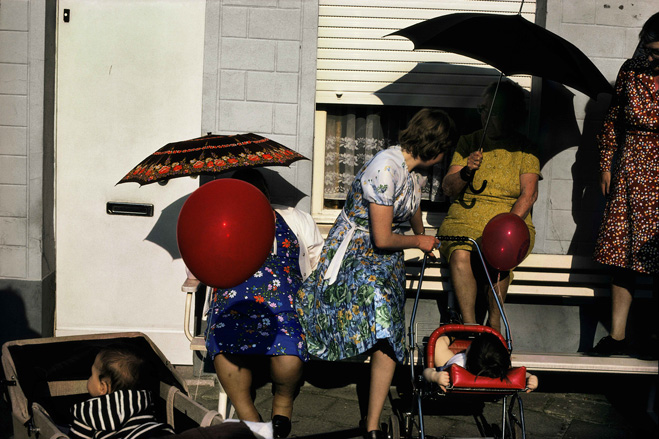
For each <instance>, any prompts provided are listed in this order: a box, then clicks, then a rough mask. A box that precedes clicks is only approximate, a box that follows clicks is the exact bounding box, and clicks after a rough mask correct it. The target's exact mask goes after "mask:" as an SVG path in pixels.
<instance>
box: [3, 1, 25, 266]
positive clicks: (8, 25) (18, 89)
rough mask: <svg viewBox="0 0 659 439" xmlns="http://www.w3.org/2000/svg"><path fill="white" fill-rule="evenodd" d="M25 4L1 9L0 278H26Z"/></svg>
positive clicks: (7, 3) (11, 3)
mask: <svg viewBox="0 0 659 439" xmlns="http://www.w3.org/2000/svg"><path fill="white" fill-rule="evenodd" d="M28 30H29V17H28V2H27V0H25V1H17V0H13V1H3V2H2V4H1V5H0V74H1V75H2V81H0V83H1V84H2V85H0V276H6V277H15V278H26V277H27V274H28V270H27V264H28V261H27V254H28V252H27V246H28V245H27V244H28V237H27V221H28V169H27V166H28V59H29V54H28Z"/></svg>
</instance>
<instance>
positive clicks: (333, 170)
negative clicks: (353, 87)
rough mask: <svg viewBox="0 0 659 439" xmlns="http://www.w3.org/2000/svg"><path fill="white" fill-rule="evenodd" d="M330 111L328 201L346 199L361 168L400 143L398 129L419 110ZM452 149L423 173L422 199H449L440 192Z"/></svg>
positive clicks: (349, 108) (337, 108)
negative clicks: (378, 153)
mask: <svg viewBox="0 0 659 439" xmlns="http://www.w3.org/2000/svg"><path fill="white" fill-rule="evenodd" d="M325 110H326V111H327V127H326V138H325V200H334V201H340V200H345V198H346V194H347V193H348V190H349V189H350V185H351V184H352V181H353V179H354V177H355V175H356V174H357V172H358V171H359V170H360V169H361V167H362V166H363V165H364V163H366V162H367V161H368V160H370V159H371V158H372V157H373V156H374V155H375V154H376V153H377V152H378V151H380V150H382V149H386V148H388V147H389V146H391V145H397V144H398V132H399V131H400V130H401V129H404V128H405V126H406V125H407V122H408V121H409V120H410V119H411V117H412V116H413V115H414V114H415V113H416V112H417V111H418V110H419V109H418V108H413V107H359V106H332V107H331V108H325ZM450 155H451V152H448V153H447V154H446V155H445V158H444V160H443V162H442V163H440V164H438V165H435V166H434V167H433V168H432V169H430V170H428V172H425V173H424V174H425V175H426V176H427V177H428V183H427V184H426V186H425V187H424V188H423V195H422V197H423V199H424V200H429V201H433V202H443V201H445V200H446V198H445V196H444V194H443V193H442V191H441V181H442V178H443V177H444V175H445V172H446V169H447V167H448V163H449V162H450Z"/></svg>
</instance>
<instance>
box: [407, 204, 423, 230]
mask: <svg viewBox="0 0 659 439" xmlns="http://www.w3.org/2000/svg"><path fill="white" fill-rule="evenodd" d="M410 225H411V226H412V231H413V232H414V234H415V235H423V234H424V233H425V232H426V228H425V227H424V226H423V218H422V217H421V208H420V207H419V208H418V209H417V210H416V212H414V215H413V216H412V218H411V219H410Z"/></svg>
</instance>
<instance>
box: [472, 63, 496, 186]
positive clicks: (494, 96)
mask: <svg viewBox="0 0 659 439" xmlns="http://www.w3.org/2000/svg"><path fill="white" fill-rule="evenodd" d="M502 79H503V72H499V79H498V80H497V86H496V88H495V89H494V95H492V102H490V109H489V110H488V111H487V118H486V119H485V126H484V127H483V135H482V136H481V142H480V144H479V145H478V150H479V151H480V152H483V143H485V135H486V133H487V127H488V125H489V124H490V117H491V116H492V109H493V108H494V101H495V100H496V98H497V92H498V91H499V84H501V80H502ZM475 174H476V172H474V173H473V174H472V175H471V179H470V180H469V189H471V191H472V192H473V193H474V194H480V193H481V192H483V191H484V190H485V186H487V180H483V185H482V186H481V187H480V189H476V188H475V187H474V175H475Z"/></svg>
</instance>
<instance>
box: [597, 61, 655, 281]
mask: <svg viewBox="0 0 659 439" xmlns="http://www.w3.org/2000/svg"><path fill="white" fill-rule="evenodd" d="M658 95H659V93H658V91H657V89H656V86H655V82H654V78H653V76H652V73H651V70H650V68H649V65H648V63H647V60H645V59H642V58H634V59H630V60H627V61H626V62H625V63H624V64H623V65H622V67H621V68H620V72H619V73H618V79H617V80H616V87H615V95H614V97H613V101H612V103H611V107H610V108H609V112H608V113H607V115H606V118H605V120H604V128H603V130H602V133H601V134H600V136H599V137H598V145H599V149H600V171H610V172H611V189H610V193H609V196H608V198H607V202H606V208H605V210H604V217H603V219H602V224H601V226H600V230H599V236H598V239H597V244H596V247H595V255H594V257H595V260H596V261H598V262H601V263H603V264H608V265H614V266H617V267H623V268H628V269H632V270H635V271H637V272H640V273H647V274H658V273H659V100H658V99H659V96H658Z"/></svg>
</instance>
